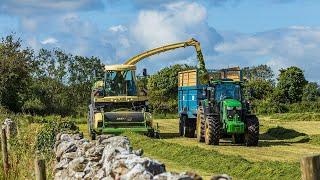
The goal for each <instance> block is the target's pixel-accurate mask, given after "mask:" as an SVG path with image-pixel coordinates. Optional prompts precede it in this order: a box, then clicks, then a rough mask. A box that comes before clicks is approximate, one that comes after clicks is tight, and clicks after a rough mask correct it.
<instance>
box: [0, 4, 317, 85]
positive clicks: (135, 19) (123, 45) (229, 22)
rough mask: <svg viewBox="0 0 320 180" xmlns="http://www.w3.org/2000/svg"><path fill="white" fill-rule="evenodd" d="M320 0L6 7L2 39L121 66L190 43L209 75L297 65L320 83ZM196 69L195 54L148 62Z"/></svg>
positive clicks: (153, 66)
mask: <svg viewBox="0 0 320 180" xmlns="http://www.w3.org/2000/svg"><path fill="white" fill-rule="evenodd" d="M319 8H320V1H317V0H308V1H306V0H199V1H192V0H177V1H173V0H69V1H63V0H1V1H0V22H1V23H0V35H1V36H2V37H3V36H6V35H8V34H10V33H11V32H14V33H15V34H16V36H19V37H21V38H22V40H23V41H24V45H25V46H30V47H32V48H34V49H35V50H38V49H40V48H55V47H58V48H61V49H63V50H65V51H66V52H69V53H72V54H78V55H84V56H97V57H99V58H101V59H102V60H103V62H104V63H106V64H114V63H122V62H124V61H125V60H126V59H127V58H130V57H131V56H134V55H136V54H137V53H139V52H142V51H145V50H148V49H151V48H155V47H157V46H160V45H164V44H167V43H174V42H177V41H185V40H187V39H189V38H191V37H194V38H196V39H198V40H199V41H200V42H201V45H202V48H203V52H204V56H205V60H206V63H207V67H208V68H215V69H216V68H224V67H227V66H242V67H243V66H252V65H259V64H268V65H269V66H271V67H272V69H273V70H274V71H275V73H276V74H277V72H278V70H279V69H280V68H285V67H288V66H292V65H295V66H299V67H300V68H302V69H303V70H304V71H305V75H306V78H307V79H308V80H309V81H317V82H320V81H319V79H320V73H318V69H320V25H319V19H320V11H319ZM175 63H186V64H190V65H195V64H196V63H197V61H196V57H195V53H194V50H193V49H192V48H186V49H180V50H177V51H172V52H169V53H163V54H160V55H156V56H154V57H151V58H148V59H147V60H146V61H144V62H142V63H139V64H138V67H139V69H141V68H145V67H146V68H148V69H149V71H151V72H154V71H157V70H159V69H161V68H163V67H165V66H168V65H172V64H175Z"/></svg>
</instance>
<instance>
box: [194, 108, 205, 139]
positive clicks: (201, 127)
mask: <svg viewBox="0 0 320 180" xmlns="http://www.w3.org/2000/svg"><path fill="white" fill-rule="evenodd" d="M205 123H206V120H205V114H204V110H203V108H202V107H201V106H200V107H199V108H198V112H197V125H196V127H197V140H198V142H204V131H205Z"/></svg>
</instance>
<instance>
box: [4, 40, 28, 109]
mask: <svg viewBox="0 0 320 180" xmlns="http://www.w3.org/2000/svg"><path fill="white" fill-rule="evenodd" d="M32 57H33V51H32V50H30V49H28V48H27V49H22V48H21V40H20V39H14V37H13V36H12V35H10V36H7V37H6V38H3V39H2V41H1V43H0V104H1V105H3V106H4V107H6V108H8V109H9V110H11V111H14V112H18V111H20V110H21V107H22V105H23V98H24V93H25V91H27V89H28V85H29V81H30V78H31V73H30V72H31V71H32V69H33V62H32Z"/></svg>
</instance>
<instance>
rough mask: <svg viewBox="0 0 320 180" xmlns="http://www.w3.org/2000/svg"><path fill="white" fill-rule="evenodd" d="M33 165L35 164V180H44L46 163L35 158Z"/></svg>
mask: <svg viewBox="0 0 320 180" xmlns="http://www.w3.org/2000/svg"><path fill="white" fill-rule="evenodd" d="M34 164H35V174H36V180H45V179H46V163H45V161H44V159H38V158H36V159H35V161H34Z"/></svg>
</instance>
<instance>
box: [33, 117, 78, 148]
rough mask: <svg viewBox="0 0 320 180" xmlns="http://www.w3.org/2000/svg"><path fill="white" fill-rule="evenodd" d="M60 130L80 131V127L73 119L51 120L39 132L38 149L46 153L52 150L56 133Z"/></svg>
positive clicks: (66, 131) (67, 131) (68, 131)
mask: <svg viewBox="0 0 320 180" xmlns="http://www.w3.org/2000/svg"><path fill="white" fill-rule="evenodd" d="M60 132H65V133H78V132H79V128H78V127H77V126H76V125H75V123H74V122H73V121H61V122H58V121H50V122H49V123H46V124H45V125H44V126H43V128H42V129H41V131H40V132H39V133H38V135H37V142H36V149H37V150H38V151H39V152H41V153H44V154H46V153H50V152H52V149H53V147H54V143H55V139H56V135H57V134H58V133H60Z"/></svg>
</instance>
